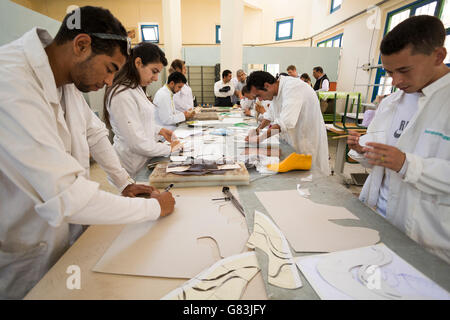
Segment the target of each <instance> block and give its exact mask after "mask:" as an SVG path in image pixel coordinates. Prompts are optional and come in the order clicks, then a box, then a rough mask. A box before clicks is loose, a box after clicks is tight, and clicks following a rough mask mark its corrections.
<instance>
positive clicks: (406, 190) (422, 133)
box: [347, 16, 450, 263]
mask: <svg viewBox="0 0 450 320" xmlns="http://www.w3.org/2000/svg"><path fill="white" fill-rule="evenodd" d="M444 41H445V29H444V26H443V24H442V22H441V21H440V20H439V19H438V18H435V17H432V16H417V17H411V18H409V19H407V20H405V21H403V22H402V23H400V24H399V25H397V26H396V27H395V28H394V29H393V30H392V31H391V32H389V33H388V34H387V35H386V37H385V38H384V39H383V41H382V43H381V48H380V51H381V60H382V63H383V67H384V69H385V70H386V72H387V73H388V75H389V76H392V84H393V85H394V86H396V87H397V88H398V89H400V90H398V91H396V92H395V93H393V94H391V95H390V96H388V97H386V98H384V99H383V100H382V101H381V103H380V105H379V107H378V109H377V113H376V115H375V118H374V119H373V120H372V122H371V123H370V125H369V127H368V129H367V134H366V135H365V136H363V137H360V134H358V133H356V132H351V133H350V136H349V137H348V140H347V143H348V146H349V147H350V148H351V149H352V150H351V151H350V152H349V155H350V156H351V157H352V158H353V159H355V160H358V161H359V162H361V164H363V165H364V166H367V167H370V168H372V171H371V173H370V175H369V177H368V178H367V180H366V182H365V184H364V187H363V189H362V191H361V195H360V199H361V200H362V201H363V202H365V203H366V204H367V205H369V206H370V207H374V208H376V210H377V212H378V213H380V214H381V215H382V216H384V217H385V218H386V219H387V220H389V221H390V222H391V223H392V224H394V225H395V226H397V227H398V228H399V229H400V230H402V231H403V232H405V233H406V234H407V235H408V236H409V237H410V238H412V239H413V240H415V241H416V242H418V243H419V244H421V245H423V246H424V247H425V248H426V249H428V250H429V251H431V252H433V253H435V254H436V255H438V256H440V257H441V258H442V259H444V260H446V261H447V262H449V263H450V69H449V68H448V67H447V66H446V65H445V64H444V60H445V57H446V54H447V52H446V49H445V47H444Z"/></svg>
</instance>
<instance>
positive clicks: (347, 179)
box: [90, 139, 366, 196]
mask: <svg viewBox="0 0 450 320" xmlns="http://www.w3.org/2000/svg"><path fill="white" fill-rule="evenodd" d="M328 147H329V153H330V158H331V159H330V168H331V169H332V170H333V169H334V159H335V158H336V148H337V140H332V139H329V141H328ZM364 172H366V170H365V169H364V168H363V167H362V166H361V165H359V164H357V163H356V164H353V163H346V164H345V166H344V176H343V177H344V178H343V179H342V180H343V182H342V183H343V185H345V186H346V187H348V188H349V190H350V191H351V192H352V193H353V194H355V196H357V195H359V193H360V192H361V188H362V187H361V186H356V185H354V184H353V181H352V179H351V176H350V174H351V173H364ZM90 177H91V179H92V180H94V181H97V182H98V183H100V189H102V190H104V191H109V192H112V193H115V194H117V193H118V192H117V189H116V188H115V187H114V186H112V185H111V184H110V183H109V182H108V180H107V179H106V174H105V172H104V171H103V169H102V168H100V166H99V165H98V164H97V163H95V162H93V163H92V165H91V170H90Z"/></svg>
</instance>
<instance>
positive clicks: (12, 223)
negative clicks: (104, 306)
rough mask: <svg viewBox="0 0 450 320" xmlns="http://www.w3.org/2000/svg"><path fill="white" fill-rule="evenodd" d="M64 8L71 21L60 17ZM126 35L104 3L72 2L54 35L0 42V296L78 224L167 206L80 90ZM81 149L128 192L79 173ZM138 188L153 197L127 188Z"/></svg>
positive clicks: (108, 70)
mask: <svg viewBox="0 0 450 320" xmlns="http://www.w3.org/2000/svg"><path fill="white" fill-rule="evenodd" d="M74 14H75V15H76V17H78V18H79V22H80V25H81V28H79V29H76V28H75V29H74V28H73V26H72V25H71V24H68V21H71V19H72V17H73V15H74ZM69 25H70V26H71V27H72V28H69ZM126 36H127V33H126V30H125V28H124V27H123V26H122V24H121V23H120V22H119V21H118V20H117V19H116V18H114V16H113V15H112V14H111V13H110V12H109V11H108V10H105V9H102V8H97V7H82V8H79V9H77V10H76V11H73V12H71V13H69V14H68V15H67V16H66V17H65V18H64V20H63V22H62V25H61V27H60V29H59V31H58V34H57V35H56V37H55V39H54V40H53V39H52V38H51V36H50V35H49V34H48V32H47V31H46V30H43V29H39V28H33V29H32V30H30V31H28V32H27V33H25V34H24V35H23V36H22V37H21V38H19V39H18V40H16V41H13V42H11V43H9V44H7V45H4V46H2V47H0V221H1V223H0V298H1V299H20V298H22V297H24V296H25V295H26V293H27V292H28V291H29V290H30V289H31V288H32V287H33V286H34V285H35V284H36V283H37V282H38V281H39V280H40V279H41V278H42V276H43V275H44V274H45V273H46V272H47V271H48V270H49V269H50V268H51V267H52V265H53V264H54V263H55V262H56V261H57V260H58V259H59V258H60V257H61V256H62V255H63V253H64V252H65V251H66V250H67V249H68V248H69V246H70V245H71V244H72V243H73V241H75V240H76V238H77V237H78V236H79V235H80V233H81V225H82V224H124V223H136V222H142V221H146V220H155V219H157V218H158V217H160V216H164V215H167V214H169V213H171V212H172V211H173V208H174V203H175V201H174V199H173V197H172V195H171V194H170V193H161V194H160V193H159V192H157V191H156V190H154V189H153V188H150V187H148V186H142V185H141V186H140V185H135V184H134V183H132V181H130V178H129V176H128V174H127V173H126V171H125V170H124V169H123V168H122V167H121V166H120V162H119V159H118V157H117V155H116V153H115V152H114V149H113V148H112V146H111V144H110V142H109V140H108V132H107V130H106V128H105V126H104V124H103V123H102V122H101V121H100V119H98V118H97V117H96V116H95V114H94V113H93V112H92V111H91V110H90V109H89V106H88V105H87V103H86V101H85V100H84V98H83V95H82V93H81V92H80V90H81V91H82V92H88V91H95V90H98V89H100V88H101V87H103V86H104V85H105V83H106V84H109V85H110V84H111V82H112V80H113V77H114V74H115V72H116V71H117V70H119V69H120V67H121V66H122V65H123V64H124V63H125V59H126V56H127V43H128V41H127V37H126ZM89 154H91V155H92V157H93V158H94V159H95V160H96V161H97V162H98V163H99V164H100V166H101V167H102V168H103V169H104V170H105V171H106V172H107V174H108V175H109V177H110V179H111V180H112V181H113V183H114V184H115V186H116V187H117V188H118V189H119V190H120V191H122V194H123V195H124V194H126V195H129V196H130V197H129V198H127V197H120V196H117V195H113V194H111V193H108V192H104V191H101V190H100V189H99V184H98V183H96V182H93V181H90V180H89ZM142 192H147V193H151V195H152V197H155V198H156V199H143V198H131V197H134V196H135V195H136V194H138V193H142Z"/></svg>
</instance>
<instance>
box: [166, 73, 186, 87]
mask: <svg viewBox="0 0 450 320" xmlns="http://www.w3.org/2000/svg"><path fill="white" fill-rule="evenodd" d="M172 81H173V83H175V84H177V83H180V82H183V83H186V82H187V80H186V77H185V76H184V74H182V73H181V72H178V71H175V72H172V73H171V74H170V75H169V78H168V79H167V83H171V82H172Z"/></svg>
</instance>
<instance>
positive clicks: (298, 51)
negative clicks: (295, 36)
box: [182, 47, 340, 81]
mask: <svg viewBox="0 0 450 320" xmlns="http://www.w3.org/2000/svg"><path fill="white" fill-rule="evenodd" d="M182 51H183V58H184V60H185V61H186V64H187V65H188V66H214V65H215V64H216V63H219V62H220V48H219V47H184V48H183V50H182ZM339 52H340V49H339V48H316V47H313V48H309V47H281V48H280V47H244V49H243V59H242V60H243V66H242V67H243V69H244V70H247V65H248V64H279V65H280V72H286V68H287V66H289V65H290V64H294V65H295V66H296V67H297V71H298V72H299V73H303V72H307V73H308V74H309V75H310V76H311V77H312V68H313V67H315V66H318V65H321V66H322V67H323V68H324V69H325V70H326V73H327V75H328V77H329V78H330V80H331V81H336V80H337V78H338V61H339ZM231 71H232V72H233V73H234V72H235V71H236V70H231Z"/></svg>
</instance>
